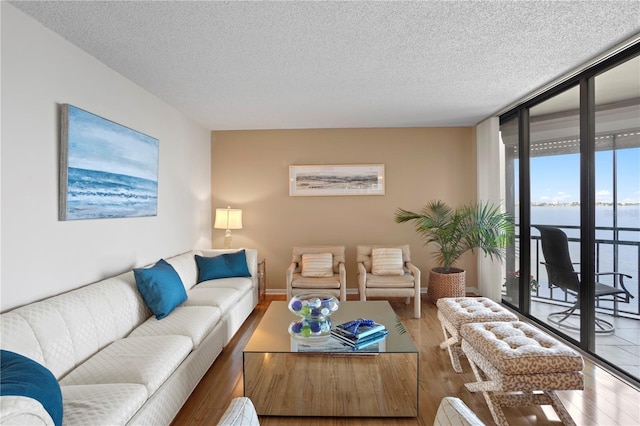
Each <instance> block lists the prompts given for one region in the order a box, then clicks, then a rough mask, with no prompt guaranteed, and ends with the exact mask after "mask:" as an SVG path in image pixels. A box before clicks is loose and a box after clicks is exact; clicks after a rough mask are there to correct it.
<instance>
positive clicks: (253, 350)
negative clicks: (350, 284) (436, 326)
mask: <svg viewBox="0 0 640 426" xmlns="http://www.w3.org/2000/svg"><path fill="white" fill-rule="evenodd" d="M357 318H367V319H373V320H375V321H376V322H379V323H381V324H384V325H385V327H386V328H387V330H389V334H388V335H387V337H386V338H385V339H384V340H383V341H381V342H379V343H375V344H373V345H372V346H369V347H366V348H362V349H360V350H358V351H351V350H350V349H349V348H346V347H344V346H342V345H339V344H336V342H337V341H336V340H335V339H333V338H332V337H328V338H327V340H326V341H324V342H312V343H305V342H301V341H300V340H295V339H293V338H292V337H291V335H290V334H289V332H288V331H287V328H288V326H289V324H290V323H291V322H292V321H294V320H296V317H295V316H294V315H293V314H292V313H291V312H290V311H289V309H288V308H287V303H286V302H283V301H274V302H271V304H270V305H269V307H268V308H267V311H266V312H265V314H264V317H263V318H262V320H261V321H260V323H259V324H258V327H257V328H256V330H255V331H254V333H253V335H252V336H251V338H250V339H249V342H248V343H247V345H246V347H245V348H244V351H243V372H244V395H245V396H247V397H249V398H251V400H252V402H253V404H254V406H255V407H256V411H257V412H258V414H259V415H262V416H331V417H333V416H337V417H415V416H417V415H418V362H419V352H418V349H416V347H415V345H414V344H413V341H412V340H411V337H409V334H408V333H407V332H406V330H405V328H404V326H403V325H402V323H401V322H400V320H399V319H398V317H397V316H396V315H395V312H394V311H393V309H392V308H391V305H389V302H387V301H368V302H356V301H348V302H341V303H340V308H339V309H338V311H337V312H335V313H334V314H333V315H332V316H331V321H332V323H333V325H334V326H335V325H336V324H341V323H344V322H347V321H351V320H354V319H357Z"/></svg>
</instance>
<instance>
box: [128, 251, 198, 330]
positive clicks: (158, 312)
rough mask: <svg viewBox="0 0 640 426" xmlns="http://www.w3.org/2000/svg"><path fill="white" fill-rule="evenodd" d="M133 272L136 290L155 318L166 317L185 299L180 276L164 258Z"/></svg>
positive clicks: (185, 293) (185, 294)
mask: <svg viewBox="0 0 640 426" xmlns="http://www.w3.org/2000/svg"><path fill="white" fill-rule="evenodd" d="M133 274H134V276H135V277H136V286H138V291H139V292H140V294H141V295H142V298H143V299H144V302H145V303H146V304H147V306H148V307H149V309H151V312H153V313H154V315H155V316H156V318H157V319H162V318H164V317H166V316H167V315H169V314H170V313H171V311H173V310H174V309H175V308H176V307H177V306H179V305H180V304H181V303H182V302H184V301H185V300H187V292H186V291H185V289H184V285H183V284H182V280H180V276H179V275H178V273H177V272H176V270H175V269H173V266H171V265H169V264H168V263H167V261H166V260H164V259H160V260H159V261H158V262H157V263H156V264H155V265H153V266H152V267H151V268H140V269H134V270H133Z"/></svg>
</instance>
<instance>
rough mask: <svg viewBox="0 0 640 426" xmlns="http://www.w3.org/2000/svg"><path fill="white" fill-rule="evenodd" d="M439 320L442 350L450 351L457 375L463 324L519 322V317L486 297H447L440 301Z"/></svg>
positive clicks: (459, 367)
mask: <svg viewBox="0 0 640 426" xmlns="http://www.w3.org/2000/svg"><path fill="white" fill-rule="evenodd" d="M436 305H437V306H438V319H439V320H440V324H441V325H442V333H443V334H444V341H443V342H442V343H440V349H442V350H445V349H447V350H448V351H449V358H451V365H452V366H453V369H454V371H455V372H456V373H462V367H461V366H460V359H459V358H460V355H462V351H461V350H460V340H461V339H460V326H461V325H462V324H468V323H475V322H489V321H509V322H511V321H518V317H517V316H516V315H515V314H514V313H512V312H510V311H508V310H507V309H505V308H503V307H502V306H500V305H499V304H498V303H496V302H494V301H493V300H491V299H487V298H486V297H446V298H442V299H438V302H437V303H436Z"/></svg>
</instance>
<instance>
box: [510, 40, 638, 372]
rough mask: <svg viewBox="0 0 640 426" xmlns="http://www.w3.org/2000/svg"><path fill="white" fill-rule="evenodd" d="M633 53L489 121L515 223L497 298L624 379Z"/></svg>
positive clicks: (628, 334) (633, 189) (631, 275)
mask: <svg viewBox="0 0 640 426" xmlns="http://www.w3.org/2000/svg"><path fill="white" fill-rule="evenodd" d="M639 51H640V45H638V44H636V45H634V46H633V47H632V48H630V49H628V50H627V51H626V52H623V53H620V54H618V55H616V56H614V57H611V58H608V59H607V60H605V61H603V62H601V63H600V64H597V65H595V66H593V67H592V68H590V69H587V70H584V71H582V72H581V73H580V74H578V75H576V76H575V77H574V78H572V79H569V80H567V81H565V82H563V83H562V84H560V85H558V86H557V87H555V88H553V89H551V90H550V91H549V92H547V93H543V94H541V95H539V96H538V97H536V98H534V99H531V100H528V101H527V102H525V103H523V104H522V105H520V106H518V107H516V108H514V109H513V110H512V111H509V112H507V113H506V114H504V115H503V116H501V121H500V133H501V138H502V142H503V144H504V147H505V179H506V194H505V204H506V207H507V210H508V211H510V212H511V213H512V214H513V215H514V217H515V219H516V225H517V228H516V230H517V241H516V244H515V245H514V247H512V248H510V249H509V251H508V253H507V259H506V262H505V268H506V270H505V275H506V280H505V283H504V286H503V300H504V302H505V303H508V304H510V305H512V306H513V307H515V308H516V309H518V310H520V311H521V312H522V313H524V314H525V315H528V316H529V317H531V318H532V319H534V320H536V321H538V322H539V323H541V324H542V325H544V326H546V327H548V328H550V329H551V330H553V331H555V332H557V333H558V334H559V335H561V336H562V337H564V338H566V339H567V340H569V341H572V342H573V343H575V344H577V345H579V346H580V347H581V348H582V349H584V350H586V351H588V352H590V353H592V354H595V355H597V356H598V357H599V358H601V359H602V360H603V361H605V362H606V363H608V364H609V365H611V366H613V367H615V368H616V369H618V370H619V371H621V372H622V373H624V374H626V375H628V376H629V377H631V378H632V379H635V380H640V286H639V284H638V283H639V282H640V280H639V276H640V56H638V52H639ZM542 230H546V231H547V232H546V233H545V234H544V235H543V234H542V232H541V231H542ZM543 237H544V239H545V240H544V241H545V244H546V246H545V247H543ZM558 240H560V242H558ZM562 241H565V242H562ZM565 248H566V250H565ZM564 251H566V255H564V254H562V253H563V252H564ZM562 259H564V261H565V262H568V264H569V268H572V269H573V270H574V271H575V272H572V273H570V274H568V278H567V277H564V278H563V277H562V276H563V275H565V274H564V272H563V271H564V270H562V269H557V267H558V266H559V264H561V263H562ZM554 268H556V269H554ZM558 271H560V272H558Z"/></svg>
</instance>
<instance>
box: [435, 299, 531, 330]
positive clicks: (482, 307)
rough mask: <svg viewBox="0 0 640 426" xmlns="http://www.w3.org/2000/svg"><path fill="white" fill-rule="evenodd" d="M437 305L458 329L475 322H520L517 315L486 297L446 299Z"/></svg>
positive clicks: (439, 300)
mask: <svg viewBox="0 0 640 426" xmlns="http://www.w3.org/2000/svg"><path fill="white" fill-rule="evenodd" d="M436 305H437V306H438V312H439V313H440V314H442V315H443V316H444V317H445V318H447V320H449V322H450V323H451V324H452V325H453V326H454V327H455V328H456V329H460V326H461V325H462V324H468V323H473V322H490V321H518V317H517V316H516V314H514V313H512V312H510V311H508V310H507V309H505V308H504V307H502V306H501V305H500V304H498V303H496V302H494V301H493V300H491V299H489V298H486V297H445V298H441V299H438V302H437V303H436Z"/></svg>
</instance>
